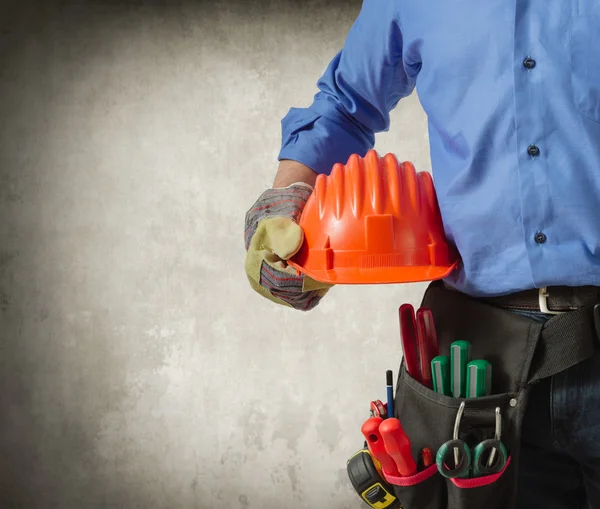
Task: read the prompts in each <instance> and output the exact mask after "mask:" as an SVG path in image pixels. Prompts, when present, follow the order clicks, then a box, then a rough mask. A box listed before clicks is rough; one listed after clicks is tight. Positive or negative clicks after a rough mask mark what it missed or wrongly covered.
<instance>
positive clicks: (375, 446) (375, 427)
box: [361, 417, 399, 477]
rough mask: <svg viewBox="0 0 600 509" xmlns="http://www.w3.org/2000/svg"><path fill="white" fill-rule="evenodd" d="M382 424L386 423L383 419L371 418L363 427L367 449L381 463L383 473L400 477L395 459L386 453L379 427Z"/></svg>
mask: <svg viewBox="0 0 600 509" xmlns="http://www.w3.org/2000/svg"><path fill="white" fill-rule="evenodd" d="M386 420H389V419H386ZM382 422H385V421H384V420H383V419H382V418H381V417H371V418H370V419H367V420H366V421H365V423H364V424H363V425H362V428H361V431H362V434H363V435H364V436H365V440H366V441H367V447H368V448H369V452H370V453H371V456H372V457H373V458H375V459H376V460H377V461H379V463H381V467H382V468H383V471H384V472H385V473H386V474H388V475H393V476H395V477H398V475H399V472H398V469H397V468H396V463H395V462H394V459H393V458H392V457H391V456H390V455H389V454H388V453H387V452H386V451H385V444H384V443H383V439H382V438H381V433H380V432H379V426H380V425H381V423H382Z"/></svg>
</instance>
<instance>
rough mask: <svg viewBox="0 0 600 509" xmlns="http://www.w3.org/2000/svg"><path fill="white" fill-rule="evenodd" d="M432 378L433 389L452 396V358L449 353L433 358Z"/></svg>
mask: <svg viewBox="0 0 600 509" xmlns="http://www.w3.org/2000/svg"><path fill="white" fill-rule="evenodd" d="M431 378H432V379H433V390H434V391H435V392H437V393H439V394H443V395H444V396H450V395H451V392H450V359H449V358H448V356H447V355H438V356H437V357H434V358H433V359H432V360H431Z"/></svg>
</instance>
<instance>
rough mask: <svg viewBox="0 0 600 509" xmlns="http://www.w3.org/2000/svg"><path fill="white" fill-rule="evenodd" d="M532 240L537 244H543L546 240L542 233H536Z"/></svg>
mask: <svg viewBox="0 0 600 509" xmlns="http://www.w3.org/2000/svg"><path fill="white" fill-rule="evenodd" d="M533 238H534V239H535V241H536V242H537V243H538V244H543V243H544V242H546V240H547V239H546V235H544V234H543V233H542V232H537V233H536V234H535V236H534V237H533Z"/></svg>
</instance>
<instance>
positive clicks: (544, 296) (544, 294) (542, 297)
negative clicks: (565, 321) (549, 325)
mask: <svg viewBox="0 0 600 509" xmlns="http://www.w3.org/2000/svg"><path fill="white" fill-rule="evenodd" d="M548 295H550V294H549V293H548V288H546V287H544V288H540V289H539V291H538V302H539V304H540V311H541V312H542V313H546V314H549V315H560V314H562V313H565V311H551V310H550V309H548Z"/></svg>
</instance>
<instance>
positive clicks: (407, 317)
mask: <svg viewBox="0 0 600 509" xmlns="http://www.w3.org/2000/svg"><path fill="white" fill-rule="evenodd" d="M398 314H399V315H400V336H401V338H402V350H403V353H404V362H405V364H406V370H407V371H408V374H409V375H410V376H411V377H413V378H414V379H415V380H416V381H417V382H419V383H422V381H421V370H420V366H419V362H418V359H417V324H416V321H415V309H414V308H413V306H412V304H402V306H400V309H399V310H398Z"/></svg>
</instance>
